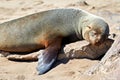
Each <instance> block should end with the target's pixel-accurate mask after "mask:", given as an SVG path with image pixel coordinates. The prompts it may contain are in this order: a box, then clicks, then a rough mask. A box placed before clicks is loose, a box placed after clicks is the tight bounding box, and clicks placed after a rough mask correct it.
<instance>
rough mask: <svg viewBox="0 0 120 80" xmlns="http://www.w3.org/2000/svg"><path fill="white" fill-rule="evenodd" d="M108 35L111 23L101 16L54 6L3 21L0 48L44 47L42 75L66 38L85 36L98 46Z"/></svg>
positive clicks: (16, 50) (41, 57) (49, 66)
mask: <svg viewBox="0 0 120 80" xmlns="http://www.w3.org/2000/svg"><path fill="white" fill-rule="evenodd" d="M108 35H109V26H108V24H107V23H106V22H105V21H104V20H103V19H102V18H101V17H98V16H95V15H93V14H90V13H88V12H86V11H84V10H81V9H53V10H48V11H43V12H39V13H35V14H31V15H28V16H25V17H21V18H18V19H15V20H11V21H8V22H4V23H2V24H0V50H3V51H8V52H32V51H34V50H40V49H41V48H45V50H44V51H43V52H42V53H41V54H40V55H39V57H38V66H37V70H38V72H39V74H43V73H45V72H47V71H48V70H49V69H50V68H51V66H52V65H53V63H54V62H55V60H56V58H57V54H58V52H59V50H60V48H61V44H62V42H64V40H66V41H70V42H72V41H78V40H82V39H85V40H87V41H88V42H90V43H91V44H93V45H97V44H100V43H102V42H103V41H105V39H106V38H107V37H108ZM31 58H32V57H31Z"/></svg>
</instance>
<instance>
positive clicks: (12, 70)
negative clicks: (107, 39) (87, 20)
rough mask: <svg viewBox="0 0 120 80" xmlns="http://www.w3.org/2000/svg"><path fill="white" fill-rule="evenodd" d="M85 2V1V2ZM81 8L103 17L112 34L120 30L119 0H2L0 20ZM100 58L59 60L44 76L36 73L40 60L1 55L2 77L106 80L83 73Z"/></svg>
mask: <svg viewBox="0 0 120 80" xmlns="http://www.w3.org/2000/svg"><path fill="white" fill-rule="evenodd" d="M84 1H86V3H84ZM68 7H73V8H81V9H84V10H86V11H88V12H91V13H93V14H96V15H98V16H101V17H104V18H105V19H106V21H107V22H108V23H109V25H110V29H111V33H116V34H119V32H120V0H69V1H68V0H0V23H2V22H5V21H8V20H12V19H15V18H18V17H21V16H25V15H28V14H32V13H35V12H40V11H44V10H49V9H53V8H68ZM98 62H99V61H98V60H88V59H73V60H69V61H68V62H66V61H57V63H56V65H55V67H54V68H53V69H51V70H50V71H49V72H47V73H46V74H44V75H37V71H36V66H37V62H15V61H9V60H7V59H6V58H4V57H0V80H105V79H104V78H99V77H101V76H102V75H101V76H100V75H95V76H85V75H83V73H84V72H85V71H86V70H87V69H88V68H90V67H91V66H93V65H94V64H96V63H98Z"/></svg>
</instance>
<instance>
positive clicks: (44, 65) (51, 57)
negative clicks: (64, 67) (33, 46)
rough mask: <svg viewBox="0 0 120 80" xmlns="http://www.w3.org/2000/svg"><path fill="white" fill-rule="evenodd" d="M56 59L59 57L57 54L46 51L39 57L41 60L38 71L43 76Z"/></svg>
mask: <svg viewBox="0 0 120 80" xmlns="http://www.w3.org/2000/svg"><path fill="white" fill-rule="evenodd" d="M56 57H57V52H55V53H50V52H48V51H45V52H43V53H42V54H40V55H39V57H38V59H39V60H38V66H37V70H38V72H39V74H43V73H45V72H47V71H48V70H49V69H50V68H51V66H52V64H53V63H54V62H55V60H56Z"/></svg>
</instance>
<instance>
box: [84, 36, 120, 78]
mask: <svg viewBox="0 0 120 80" xmlns="http://www.w3.org/2000/svg"><path fill="white" fill-rule="evenodd" d="M119 71H120V35H119V37H118V38H117V39H116V40H115V42H114V43H113V45H112V46H111V48H110V49H109V50H108V52H107V53H106V55H105V56H104V57H103V58H102V60H101V61H100V63H98V64H96V65H94V66H93V67H92V68H90V69H89V70H88V71H86V73H85V74H88V75H93V74H99V73H100V74H106V75H105V77H106V80H109V79H108V78H110V76H111V77H112V78H115V76H117V77H119V76H118V75H119V74H120V72H119ZM113 73H114V75H113ZM119 79H120V77H119ZM119 79H112V80H119Z"/></svg>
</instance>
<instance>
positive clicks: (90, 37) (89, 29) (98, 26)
mask: <svg viewBox="0 0 120 80" xmlns="http://www.w3.org/2000/svg"><path fill="white" fill-rule="evenodd" d="M82 35H83V38H84V39H85V40H87V41H88V42H90V43H91V44H93V45H98V44H101V43H102V42H103V41H105V39H107V38H108V35H109V26H108V24H107V23H106V22H105V21H104V20H103V19H101V18H95V19H93V20H91V21H88V24H87V25H85V26H84V28H83V31H82Z"/></svg>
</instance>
